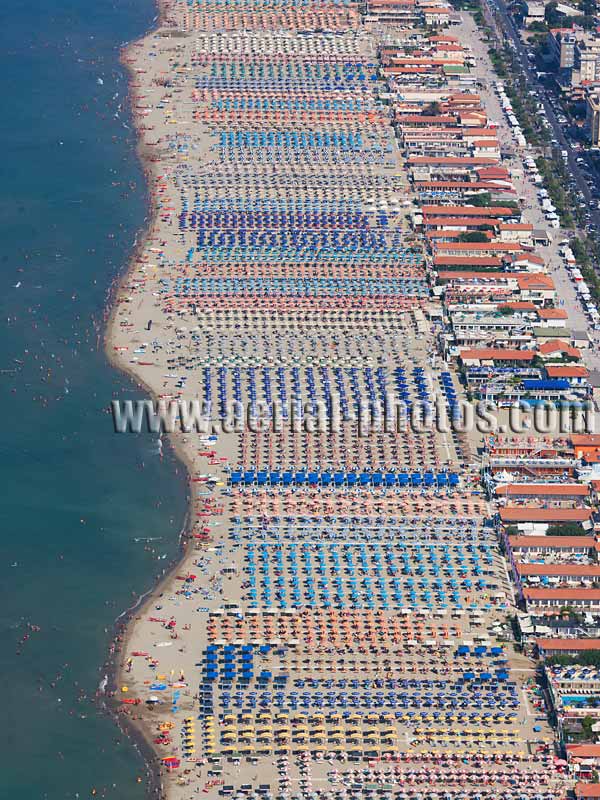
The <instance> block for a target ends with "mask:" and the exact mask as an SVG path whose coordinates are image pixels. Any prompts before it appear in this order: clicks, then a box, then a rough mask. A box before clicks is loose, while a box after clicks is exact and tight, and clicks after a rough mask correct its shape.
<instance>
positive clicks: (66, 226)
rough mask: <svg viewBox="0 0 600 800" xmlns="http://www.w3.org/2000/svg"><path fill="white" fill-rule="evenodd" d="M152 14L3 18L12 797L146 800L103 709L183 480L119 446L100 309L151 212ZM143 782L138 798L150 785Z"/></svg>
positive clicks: (1, 769)
mask: <svg viewBox="0 0 600 800" xmlns="http://www.w3.org/2000/svg"><path fill="white" fill-rule="evenodd" d="M156 13H157V11H156V8H155V5H154V3H153V2H152V0H94V2H89V0H27V2H25V0H10V2H5V3H2V4H1V7H0V85H1V86H2V94H1V97H2V110H1V119H0V154H1V155H0V233H1V235H0V411H1V419H2V427H3V433H2V436H1V438H0V453H1V457H0V485H1V486H2V490H3V491H2V492H1V494H0V498H1V499H0V653H1V656H0V665H1V666H0V681H1V683H0V707H1V709H2V713H1V724H0V798H1V799H3V798H7V799H8V798H19V800H42V798H44V799H45V798H49V799H50V800H63V798H88V797H91V796H96V797H107V798H111V800H136V799H137V798H142V797H143V796H144V792H145V784H144V780H143V776H144V769H143V767H144V765H143V762H142V760H141V757H140V756H139V754H138V752H137V750H136V749H135V748H134V746H133V744H132V742H131V741H130V739H129V738H128V737H127V736H124V735H122V734H121V732H120V731H119V728H118V727H117V726H116V725H115V724H114V722H113V720H112V719H111V718H110V717H109V716H108V715H106V714H105V713H102V712H101V711H100V710H99V708H98V704H97V703H95V702H94V695H95V693H96V690H97V687H98V685H99V684H100V682H101V681H102V678H103V674H104V671H103V669H102V664H103V662H104V661H105V658H106V654H107V649H108V647H109V644H110V641H111V637H112V636H113V626H114V623H115V620H116V618H117V617H118V616H119V615H120V614H121V613H122V612H123V610H125V609H127V608H128V607H131V605H132V604H133V603H134V602H135V600H136V598H137V597H139V596H140V595H141V594H143V593H144V592H146V591H147V590H148V589H149V588H150V587H151V586H152V584H153V581H154V579H155V576H157V575H158V574H160V572H161V570H163V569H164V568H165V566H166V565H167V564H168V563H169V562H170V561H171V560H172V559H173V558H174V557H176V555H177V551H178V538H179V533H180V531H181V529H182V526H183V524H184V521H185V514H186V495H187V489H186V482H185V475H184V471H183V469H182V467H181V466H180V465H179V464H178V463H177V462H176V461H175V459H174V458H173V456H172V454H170V453H169V451H168V448H167V447H166V446H165V448H164V453H163V456H162V458H161V455H160V451H159V445H158V442H157V440H156V437H155V436H153V435H152V434H150V433H146V434H141V435H138V436H136V435H133V434H121V435H119V434H116V433H114V432H113V425H112V419H111V416H110V414H109V413H107V410H108V407H109V405H110V402H111V400H112V399H113V398H120V399H126V398H132V399H135V398H139V397H142V396H143V394H142V391H141V390H140V389H139V388H138V387H137V386H135V385H134V384H133V383H132V382H131V381H130V380H129V379H128V378H127V377H126V376H124V375H122V374H120V373H118V372H117V371H115V370H114V369H113V368H112V367H111V366H110V365H109V363H108V361H107V359H106V356H105V354H104V351H103V345H102V326H103V323H104V312H105V308H106V301H107V293H108V291H109V289H110V286H111V284H112V283H113V281H114V280H115V279H116V278H117V277H118V276H119V275H120V274H121V273H122V272H123V270H125V269H126V265H127V262H128V259H129V258H130V256H131V253H132V250H133V248H134V245H135V241H136V236H139V235H140V232H141V231H142V230H143V226H144V221H145V218H146V215H147V211H148V202H147V192H146V186H145V182H144V175H143V172H142V169H141V165H140V163H139V161H138V158H137V155H136V150H135V136H134V132H133V129H132V123H131V117H130V112H129V109H128V104H127V81H126V74H125V71H124V69H123V67H122V66H121V65H120V63H119V53H120V48H121V46H122V44H123V43H124V42H126V41H130V40H133V39H136V38H138V37H140V36H141V35H143V34H144V33H145V32H146V31H147V30H148V29H149V28H151V27H152V25H153V24H154V23H153V18H154V17H155V15H156ZM140 778H141V779H142V780H140Z"/></svg>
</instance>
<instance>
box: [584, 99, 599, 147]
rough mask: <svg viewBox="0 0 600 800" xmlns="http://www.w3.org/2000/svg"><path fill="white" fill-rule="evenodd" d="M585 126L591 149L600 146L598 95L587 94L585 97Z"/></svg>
mask: <svg viewBox="0 0 600 800" xmlns="http://www.w3.org/2000/svg"><path fill="white" fill-rule="evenodd" d="M585 124H586V128H587V132H588V135H589V138H590V144H591V145H592V147H598V146H599V145H600V94H597V93H596V92H589V93H588V95H587V97H586V114H585Z"/></svg>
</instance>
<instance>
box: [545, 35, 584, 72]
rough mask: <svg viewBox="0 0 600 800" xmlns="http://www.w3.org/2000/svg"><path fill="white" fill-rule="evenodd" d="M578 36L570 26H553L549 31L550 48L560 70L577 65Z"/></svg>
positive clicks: (569, 68)
mask: <svg viewBox="0 0 600 800" xmlns="http://www.w3.org/2000/svg"><path fill="white" fill-rule="evenodd" d="M576 44H577V37H576V36H575V34H574V33H573V31H572V30H571V29H570V28H553V29H552V30H551V31H549V32H548V48H549V50H550V53H551V54H552V57H553V58H554V61H555V63H556V64H557V66H558V68H559V69H560V70H571V69H573V67H574V66H575V45H576Z"/></svg>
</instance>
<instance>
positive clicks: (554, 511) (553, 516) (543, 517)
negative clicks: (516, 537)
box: [500, 506, 592, 522]
mask: <svg viewBox="0 0 600 800" xmlns="http://www.w3.org/2000/svg"><path fill="white" fill-rule="evenodd" d="M591 515H592V511H591V509H589V508H523V507H521V506H518V507H517V506H506V508H501V509H500V519H501V520H502V522H584V521H585V520H587V519H589V518H590V517H591Z"/></svg>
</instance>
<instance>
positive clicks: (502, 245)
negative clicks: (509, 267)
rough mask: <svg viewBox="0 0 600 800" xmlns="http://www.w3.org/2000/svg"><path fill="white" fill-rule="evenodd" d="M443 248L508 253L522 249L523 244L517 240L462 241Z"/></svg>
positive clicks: (442, 247)
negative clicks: (490, 241)
mask: <svg viewBox="0 0 600 800" xmlns="http://www.w3.org/2000/svg"><path fill="white" fill-rule="evenodd" d="M441 249H442V250H466V251H472V252H474V251H479V250H496V251H498V252H501V253H507V252H509V251H510V250H513V251H514V250H520V249H521V246H520V245H519V244H517V243H516V242H492V243H491V244H489V243H487V242H460V244H447V245H442V246H441Z"/></svg>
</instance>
